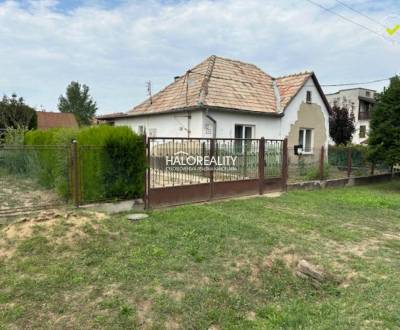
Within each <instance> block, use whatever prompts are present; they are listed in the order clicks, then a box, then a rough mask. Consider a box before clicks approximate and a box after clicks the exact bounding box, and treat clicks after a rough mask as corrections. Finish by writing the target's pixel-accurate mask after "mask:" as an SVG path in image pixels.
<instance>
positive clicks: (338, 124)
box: [329, 105, 356, 145]
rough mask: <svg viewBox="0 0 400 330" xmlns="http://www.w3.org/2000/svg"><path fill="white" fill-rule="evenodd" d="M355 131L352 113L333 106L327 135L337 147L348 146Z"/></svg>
mask: <svg viewBox="0 0 400 330" xmlns="http://www.w3.org/2000/svg"><path fill="white" fill-rule="evenodd" d="M355 130H356V128H355V126H354V114H353V112H349V110H348V109H346V108H340V107H338V106H336V105H335V106H334V107H333V108H332V113H331V115H330V117H329V134H330V136H331V138H332V140H333V141H334V142H335V143H336V144H337V145H338V144H348V143H349V142H351V139H352V137H353V134H354V132H355Z"/></svg>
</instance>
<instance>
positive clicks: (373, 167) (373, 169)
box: [371, 162, 375, 175]
mask: <svg viewBox="0 0 400 330" xmlns="http://www.w3.org/2000/svg"><path fill="white" fill-rule="evenodd" d="M374 174H375V162H372V163H371V175H374Z"/></svg>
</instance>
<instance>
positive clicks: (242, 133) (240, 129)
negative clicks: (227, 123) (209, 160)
mask: <svg viewBox="0 0 400 330" xmlns="http://www.w3.org/2000/svg"><path fill="white" fill-rule="evenodd" d="M253 129H254V126H248V125H247V126H246V125H235V139H251V138H253ZM244 144H245V141H235V150H236V152H240V153H241V152H243V150H245V149H244V148H243V147H244ZM250 144H251V143H246V146H247V145H248V146H250ZM246 149H247V147H246Z"/></svg>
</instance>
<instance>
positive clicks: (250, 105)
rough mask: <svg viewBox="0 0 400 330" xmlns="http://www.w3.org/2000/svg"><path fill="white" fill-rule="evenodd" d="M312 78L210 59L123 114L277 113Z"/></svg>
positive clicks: (308, 73)
mask: <svg viewBox="0 0 400 330" xmlns="http://www.w3.org/2000/svg"><path fill="white" fill-rule="evenodd" d="M311 76H313V73H312V72H305V73H300V74H296V75H290V76H286V77H280V78H273V77H271V76H270V75H268V74H266V73H265V72H263V71H262V70H261V69H259V68H258V67H257V66H255V65H253V64H248V63H243V62H240V61H235V60H230V59H226V58H222V57H217V56H210V57H209V58H207V59H206V60H205V61H203V62H202V63H200V64H198V65H197V66H195V67H194V68H192V69H190V70H188V71H187V72H186V74H184V75H183V76H180V77H177V78H176V80H175V81H174V82H173V83H171V84H170V85H168V86H167V87H165V88H164V89H163V90H161V91H160V92H158V93H157V94H155V95H154V96H152V98H151V100H150V99H147V100H146V101H144V102H143V103H141V104H139V105H138V106H136V107H134V108H133V109H132V110H130V111H128V113H126V115H128V116H129V115H136V114H137V115H139V114H152V113H162V112H166V111H173V110H178V109H185V108H193V107H197V106H201V105H204V106H209V107H220V108H227V109H232V110H243V111H256V112H264V113H276V112H278V111H279V109H280V110H281V111H283V110H284V109H285V107H286V106H287V105H288V104H289V103H290V101H291V100H292V99H293V97H294V96H295V95H296V94H297V93H298V91H299V90H300V89H301V87H302V86H303V85H304V84H305V82H306V81H307V79H308V78H310V77H311ZM274 85H275V88H274ZM278 91H279V95H276V94H275V93H277V92H278ZM278 100H280V105H279V106H277V102H278Z"/></svg>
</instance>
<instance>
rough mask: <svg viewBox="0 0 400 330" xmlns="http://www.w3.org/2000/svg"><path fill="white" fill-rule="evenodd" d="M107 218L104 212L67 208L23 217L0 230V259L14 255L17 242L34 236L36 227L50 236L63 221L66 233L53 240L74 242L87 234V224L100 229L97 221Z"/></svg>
mask: <svg viewBox="0 0 400 330" xmlns="http://www.w3.org/2000/svg"><path fill="white" fill-rule="evenodd" d="M105 218H106V215H105V214H103V213H98V212H85V213H81V212H75V211H66V210H46V211H42V212H39V213H37V214H35V215H33V216H31V217H29V218H28V217H25V218H22V219H20V220H19V221H18V222H16V223H12V224H9V225H7V226H5V227H4V228H2V229H1V230H0V259H1V258H6V259H7V258H10V257H12V256H13V255H14V254H15V251H16V244H17V243H18V242H19V241H22V240H26V239H28V238H30V237H32V236H33V235H34V233H35V230H36V229H37V230H40V231H41V235H44V236H47V237H50V236H51V235H52V232H53V230H54V229H55V228H56V225H58V224H60V223H62V224H64V225H66V226H68V229H66V232H65V234H64V235H62V236H61V237H58V238H57V239H53V241H54V242H55V243H57V244H64V243H67V244H73V243H74V242H76V240H77V239H79V238H82V237H85V236H86V235H87V234H86V233H85V232H84V231H83V228H84V226H85V225H87V224H90V225H91V226H92V227H93V228H94V229H98V226H99V225H98V224H97V223H96V221H100V220H103V219H105ZM93 220H95V221H93Z"/></svg>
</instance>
